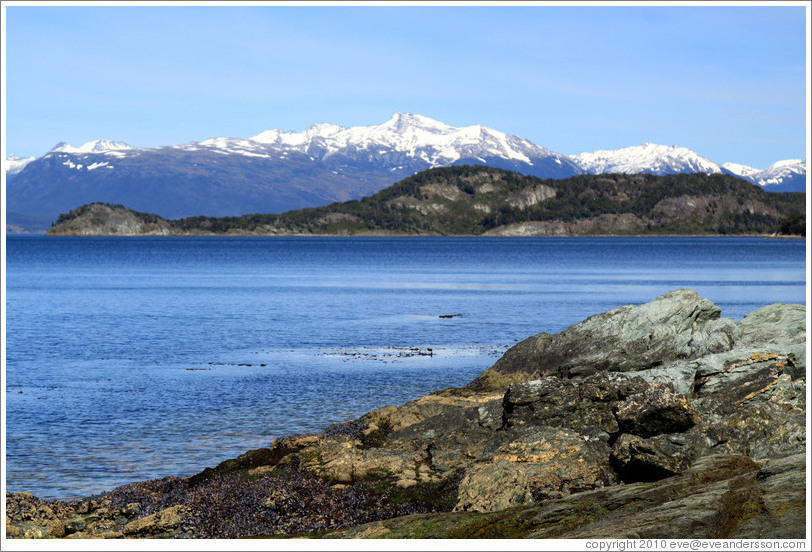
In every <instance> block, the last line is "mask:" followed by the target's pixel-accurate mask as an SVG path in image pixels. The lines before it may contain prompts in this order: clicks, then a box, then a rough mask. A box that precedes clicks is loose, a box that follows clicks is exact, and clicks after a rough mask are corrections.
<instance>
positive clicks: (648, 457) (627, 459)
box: [609, 434, 686, 483]
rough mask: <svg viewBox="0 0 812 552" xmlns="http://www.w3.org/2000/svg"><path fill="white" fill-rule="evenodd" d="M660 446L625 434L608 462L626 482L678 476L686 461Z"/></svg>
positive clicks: (651, 441)
mask: <svg viewBox="0 0 812 552" xmlns="http://www.w3.org/2000/svg"><path fill="white" fill-rule="evenodd" d="M659 444H660V442H657V441H654V440H648V439H643V438H642V437H639V436H637V435H629V434H623V435H621V436H620V438H619V439H618V440H617V441H615V444H614V446H613V447H612V454H611V455H610V456H609V460H610V462H611V464H612V466H613V467H614V468H615V469H616V470H617V472H618V473H619V474H620V477H621V479H622V480H623V481H624V482H626V483H634V482H638V481H659V480H660V479H663V478H666V477H671V476H673V475H677V474H678V473H680V472H681V471H682V470H683V469H684V468H685V464H686V462H685V461H684V459H683V458H681V457H680V456H679V455H676V454H673V453H672V454H669V452H670V451H668V450H667V449H665V447H660V446H658V445H659Z"/></svg>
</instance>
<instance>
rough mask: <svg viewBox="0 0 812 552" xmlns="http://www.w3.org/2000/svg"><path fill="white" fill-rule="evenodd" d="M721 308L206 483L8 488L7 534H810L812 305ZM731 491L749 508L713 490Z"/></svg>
mask: <svg viewBox="0 0 812 552" xmlns="http://www.w3.org/2000/svg"><path fill="white" fill-rule="evenodd" d="M719 313H720V309H719V308H718V307H716V306H715V305H714V304H713V303H711V302H710V301H708V300H707V299H703V298H701V297H699V296H698V295H697V294H696V293H695V292H692V291H690V290H677V291H673V292H669V293H667V294H665V295H663V296H660V297H657V298H655V299H654V300H653V301H651V302H649V303H646V304H643V305H637V306H634V305H627V306H625V307H619V308H617V309H613V310H612V311H608V312H605V313H600V314H596V315H594V316H591V317H589V318H587V319H585V320H584V321H582V322H580V323H578V324H575V325H573V326H571V327H569V328H567V329H566V330H564V331H562V332H560V333H559V334H555V335H549V334H539V335H536V336H532V337H530V338H528V339H526V340H524V341H522V342H519V343H517V344H516V345H514V346H513V347H511V348H510V349H508V350H507V351H506V352H505V353H504V355H503V356H502V357H501V358H500V359H499V360H497V362H496V363H495V364H493V366H491V367H490V368H489V369H487V370H486V371H485V372H483V373H482V375H480V376H479V377H478V378H477V379H476V380H474V381H473V382H471V383H470V384H468V385H467V386H465V387H461V388H451V389H446V390H443V391H435V392H433V393H429V394H428V395H425V396H423V397H420V398H418V399H416V400H414V401H412V402H410V403H407V404H404V405H400V406H386V407H382V408H379V409H377V410H374V411H371V412H368V413H367V414H364V415H363V416H361V417H359V418H357V419H355V420H352V421H349V422H345V423H341V424H335V425H333V426H329V427H327V428H326V429H324V430H323V431H321V432H319V433H316V434H306V435H292V436H287V437H281V438H278V439H276V440H275V441H274V442H273V443H272V444H271V446H270V447H269V448H265V449H256V450H252V451H248V452H246V453H244V454H242V455H240V456H239V457H237V458H233V459H230V460H225V461H223V462H221V463H220V464H218V465H217V466H215V467H214V468H206V469H205V470H203V471H202V472H200V473H198V474H195V475H192V476H189V477H165V478H162V479H156V480H149V481H142V482H136V483H131V484H127V485H124V486H122V487H118V488H116V489H114V490H113V491H111V492H108V493H103V494H101V495H95V496H92V497H85V498H83V499H80V500H75V501H69V502H64V501H47V500H40V499H38V498H36V497H35V496H33V495H30V494H29V493H25V492H17V493H13V494H8V493H7V495H6V504H7V507H8V512H9V515H10V517H9V518H8V520H10V524H9V527H10V529H9V528H7V536H11V537H22V538H35V537H66V536H67V537H71V538H87V537H90V536H95V537H103V538H122V537H124V538H156V537H160V538H235V537H245V536H270V535H272V534H273V535H276V536H308V537H314V538H318V537H321V536H327V537H328V538H336V537H338V538H360V537H371V538H382V537H387V538H410V537H416V536H429V537H435V538H471V537H475V536H478V537H484V538H514V537H518V536H531V537H536V538H594V536H595V533H594V532H593V533H590V531H602V533H599V534H598V535H599V536H600V535H602V536H604V537H607V536H613V537H615V538H626V537H627V536H628V535H631V534H638V533H639V531H641V530H643V529H642V528H641V525H640V524H641V523H643V525H645V523H649V522H645V521H644V520H645V519H655V518H657V515H658V514H657V512H660V510H658V508H666V506H664V505H663V504H664V502H662V500H661V498H659V495H658V494H657V493H660V492H668V493H672V495H669V496H671V498H669V500H673V493H677V495H678V496H681V497H682V500H683V502H684V503H685V506H684V507H683V509H679V508H678V509H677V511H676V514H674V513H673V512H672V513H671V514H670V515H672V516H673V515H676V516H677V517H676V518H671V519H667V520H663V521H661V522H660V523H661V525H658V530H659V531H662V532H663V533H662V534H661V536H662V538H686V537H691V538H728V537H740V538H803V534H799V533H798V532H799V531H801V532H803V530H804V525H803V524H799V520H800V519H802V518H803V519H805V510H804V508H805V506H804V504H805V502H804V501H803V497H801V499H802V500H801V501H800V502H798V501H795V499H794V498H792V497H797V489H799V488H800V489H803V488H805V485H803V481H804V478H805V449H806V443H805V438H804V436H805V433H806V431H805V408H806V406H805V385H806V376H805V374H806V308H805V306H803V305H783V304H774V305H769V306H767V307H762V308H761V309H757V310H756V311H753V312H751V313H750V314H748V315H746V316H745V317H744V318H742V320H740V321H738V322H737V321H733V320H730V319H725V318H720V317H719ZM641 323H642V325H641ZM643 338H645V339H643ZM564 351H567V353H566V354H563V352H564ZM745 421H746V422H747V423H744V422H745ZM779 421H780V422H779ZM720 432H721V433H720ZM675 442H679V446H678V447H677V448H674V444H673V443H675ZM714 443H715V444H714ZM750 451H760V452H758V453H757V454H753V453H751V452H750ZM751 454H753V456H752V457H751ZM776 474H783V475H782V476H781V477H782V478H783V479H780V478H779V479H776V477H777V475H776ZM697 478H699V479H697ZM787 478H789V479H787ZM799 478H800V479H799ZM697 481H704V483H697ZM728 481H729V484H730V485H734V483H733V482H734V481H738V482H739V483H735V486H734V487H731V488H735V489H739V490H738V491H736V493H739V494H737V495H736V498H733V497H732V496H728V494H725V493H724V492H723V493H722V494H721V495H718V494H714V492H711V491H710V489H712V488H716V487H712V485H715V484H717V483H718V484H727V483H725V482H728ZM628 483H636V484H637V486H636V487H633V488H634V489H636V491H635V492H634V493H632V491H631V490H628V491H624V490H623V489H632V487H626V486H625V484H628ZM707 485H711V487H707ZM787 485H789V487H788V488H789V489H792V491H791V493H790V495H788V496H790V498H786V496H784V495H785V494H786V490H787V488H785V487H786V486H787ZM722 488H727V487H724V485H723V487H722ZM665 489H671V490H670V491H666V490H665ZM638 491H639V492H638ZM585 493H586V494H585ZM590 493H592V494H590ZM594 493H599V494H600V493H603V494H602V495H601V496H604V497H609V496H613V497H615V498H614V499H613V500H615V502H610V503H611V504H613V506H612V509H611V510H605V509H604V510H600V511H599V510H595V508H597V506H596V505H601V504H608V503H606V499H605V498H604V499H599V500H597V502H596V501H595V500H592V499H589V500H586V502H583V500H581V499H579V497H590V496H593V494H594ZM623 493H626V494H625V495H624V494H623ZM629 493H632V494H631V495H629ZM647 493H648V494H647ZM742 493H744V494H742ZM771 493H773V494H771ZM776 493H777V494H776ZM596 496H597V495H596ZM645 496H655V497H658V498H656V499H655V500H654V502H646V500H647V499H644V498H643V497H645ZM623 497H625V498H623ZM579 500H581V501H580V502H579ZM730 500H733V503H734V504H747V503H749V502H748V501H753V500H755V501H757V502H758V503H759V504H761V505H762V506H760V507H759V508H761V509H760V510H757V511H756V512H755V513H754V512H752V511H749V510H742V509H741V508H740V509H739V510H736V509H735V508H734V510H730ZM788 500H789V502H787V501H788ZM776 501H778V502H776ZM666 502H667V501H666ZM669 504H670V503H669ZM776 504H777V505H776ZM772 505H775V506H772ZM697 507H699V508H705V509H707V511H708V512H709V514H708V515H707V516H705V517H700V518H697V517H696V516H695V515H694V514H692V513H691V512H692V511H693V509H695V508H697ZM562 508H564V510H563V511H564V512H565V513H566V514H567V515H568V516H570V517H568V518H567V519H570V521H569V522H567V523H562V521H561V518H560V512H561V511H562V510H561V509H562ZM641 508H643V510H641ZM726 508H727V509H726ZM664 511H667V508H666V510H663V512H664ZM26 512H27V513H26ZM32 512H34V513H33V514H32ZM522 512H525V513H522ZM545 512H546V513H545ZM553 512H559V514H557V515H558V517H556V515H553ZM643 512H646V513H651V514H652V515H651V516H647V515H644V514H643ZM725 512H727V513H725ZM737 512H738V513H737ZM661 513H662V512H661ZM415 514H418V515H417V516H415ZM427 515H429V516H433V517H430V518H426V517H425V516H427ZM517 515H518V516H519V517H518V518H517V517H516V516H517ZM525 515H527V516H530V517H528V518H525V517H524V516H525ZM641 515H642V516H643V517H641ZM719 515H728V516H733V517H732V518H731V519H734V520H735V523H733V525H726V526H722V527H720V526H719V524H718V516H719ZM404 516H406V517H404ZM421 516H423V517H421ZM551 516H552V517H551ZM572 516H575V517H574V518H572ZM607 516H608V517H607ZM612 516H614V517H612ZM618 516H620V517H618ZM652 516H653V517H652ZM799 516H800V517H799ZM604 518H607V519H608V518H612V519H614V522H612V523H611V524H610V526H607V525H606V524H605V523H604V522H602V520H603V519H604ZM427 519H430V520H431V525H426V524H425V523H424V521H425V520H427ZM517 519H521V520H524V521H522V522H521V523H519V525H518V526H517V525H516V523H517V522H516V520H517ZM474 520H480V521H482V520H488V523H486V524H485V525H482V526H479V525H473V526H472V525H471V523H472V522H473V521H474ZM511 520H512V521H511ZM641 520H642V521H641ZM477 527H478V528H477ZM590 528H593V529H590ZM669 531H670V533H669ZM607 532H608V533H609V534H606V533H607ZM672 533H673V535H672ZM665 535H672V536H669V537H666V536H665ZM776 535H778V536H776Z"/></svg>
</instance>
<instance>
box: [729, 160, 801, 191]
mask: <svg viewBox="0 0 812 552" xmlns="http://www.w3.org/2000/svg"><path fill="white" fill-rule="evenodd" d="M722 167H723V168H725V169H727V170H728V171H730V172H731V173H733V174H735V175H737V176H740V177H741V178H743V179H745V180H749V181H750V182H752V183H754V184H758V185H759V186H761V187H763V188H765V189H768V190H772V191H776V192H781V191H793V190H798V189H800V190H803V189H804V187H805V184H806V162H805V161H804V160H803V159H786V160H784V161H778V162H777V163H773V164H772V165H770V166H769V167H767V168H766V169H761V170H759V169H754V168H752V167H748V166H746V165H735V164H734V163H725V164H724V165H722Z"/></svg>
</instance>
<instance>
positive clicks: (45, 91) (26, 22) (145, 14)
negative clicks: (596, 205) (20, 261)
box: [3, 2, 809, 168]
mask: <svg viewBox="0 0 812 552" xmlns="http://www.w3.org/2000/svg"><path fill="white" fill-rule="evenodd" d="M19 4H20V3H18V5H15V4H14V3H13V2H8V3H6V4H5V5H4V8H5V10H6V11H5V14H4V15H5V17H4V24H5V33H4V36H5V45H4V54H5V59H4V63H3V67H4V71H5V79H6V80H5V89H4V93H3V99H4V101H5V110H6V112H5V115H6V116H5V117H4V118H3V124H4V126H5V128H4V130H5V137H6V139H5V140H4V144H5V146H4V149H5V152H6V153H7V154H16V155H19V156H21V157H27V156H40V155H43V154H44V153H46V152H47V151H48V150H49V149H51V148H52V147H53V146H54V145H55V144H56V143H57V142H61V141H65V142H68V143H70V144H73V145H75V146H78V145H81V144H83V143H85V142H88V141H91V140H94V139H97V138H106V139H112V140H120V141H124V142H127V143H129V144H131V145H134V146H140V147H153V146H161V145H172V144H181V143H185V142H190V141H200V140H205V139H207V138H212V137H241V138H247V137H249V136H253V135H255V134H258V133H260V132H262V131H264V130H269V129H275V128H278V129H282V130H289V131H302V130H305V129H306V128H308V127H309V126H311V125H312V124H314V123H318V122H325V123H334V124H339V125H341V126H345V127H346V126H358V125H377V124H381V123H384V122H385V121H386V120H387V119H389V118H390V117H391V116H392V115H393V114H394V113H396V112H407V113H417V114H421V115H424V116H427V117H431V118H433V119H437V120H439V121H442V122H444V123H447V124H449V125H452V126H457V127H462V126H469V125H475V124H482V125H484V126H487V127H491V128H494V129H497V130H500V131H502V132H506V133H509V134H514V135H517V136H521V137H523V138H526V139H528V140H530V141H532V142H534V143H536V144H538V145H541V146H544V147H546V148H549V149H551V150H553V151H555V152H557V153H563V154H567V155H574V154H577V153H580V152H584V151H595V150H600V149H618V148H622V147H628V146H634V145H639V144H642V143H644V142H653V143H658V144H666V145H678V146H684V147H687V148H690V149H692V150H694V151H696V152H697V153H699V154H700V155H702V156H704V157H706V158H708V159H710V160H711V161H714V162H717V163H726V162H735V163H742V164H745V165H750V166H753V167H756V168H765V167H767V166H769V165H771V164H772V163H774V162H776V161H778V160H782V159H800V158H805V157H806V156H807V148H808V145H807V124H808V118H809V113H808V112H807V105H806V104H807V94H808V92H807V89H806V82H807V70H808V61H807V59H806V50H807V48H806V40H807V36H806V35H807V23H808V17H809V15H808V12H807V8H806V7H805V3H803V2H797V3H790V4H789V5H765V6H752V5H751V6H741V5H735V4H725V5H720V6H711V5H705V4H699V5H691V4H682V5H676V6H665V5H651V6H633V7H624V6H604V5H592V6H588V5H569V6H553V5H547V4H537V5H531V4H526V3H525V4H520V5H490V6H486V5H454V6H440V5H437V4H433V5H432V4H430V5H424V4H420V5H416V4H415V5H409V6H395V5H374V6H373V5H364V6H351V5H343V6H336V5H332V6H326V5H315V4H306V5H298V6H282V5H278V4H270V5H259V4H250V5H247V6H238V7H234V6H200V5H194V4H191V3H189V4H183V5H181V6H169V5H161V4H149V5H140V6H123V5H112V6H106V5H99V4H93V5H92V6H79V5H74V6H44V5H37V4H36V3H33V4H30V5H19Z"/></svg>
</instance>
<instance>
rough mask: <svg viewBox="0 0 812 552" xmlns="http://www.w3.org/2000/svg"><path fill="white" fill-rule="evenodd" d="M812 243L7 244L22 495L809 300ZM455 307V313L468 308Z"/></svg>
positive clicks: (179, 469)
mask: <svg viewBox="0 0 812 552" xmlns="http://www.w3.org/2000/svg"><path fill="white" fill-rule="evenodd" d="M805 247H806V242H805V241H803V240H767V239H759V238H561V239H557V238H543V239H532V238H504V239H502V238H494V239H482V238H346V239H345V238H45V237H41V236H38V237H30V236H29V237H23V236H19V237H18V236H9V237H8V238H7V299H6V301H7V320H6V324H7V326H6V331H7V348H6V354H7V364H6V408H7V412H6V415H7V418H6V420H7V455H6V471H7V487H8V489H9V490H11V491H18V490H25V491H29V492H33V493H34V494H37V495H38V496H41V497H43V498H62V499H69V498H74V497H79V496H86V495H90V494H95V493H100V492H103V491H107V490H111V489H112V488H113V487H115V486H117V485H121V484H124V483H128V482H132V481H138V480H144V479H150V478H157V477H163V476H167V475H190V474H193V473H196V472H198V471H200V470H202V469H203V468H204V467H207V466H214V465H216V464H217V463H219V462H220V461H222V460H224V459H227V458H232V457H235V456H237V455H239V454H241V453H242V452H244V451H246V450H248V449H251V448H257V447H262V446H268V445H269V444H270V442H271V441H272V440H273V439H274V438H275V437H279V436H283V435H287V434H293V433H302V432H317V431H320V430H322V429H324V428H325V427H326V426H328V425H330V424H332V423H337V422H343V421H346V420H348V419H351V418H355V417H357V416H359V415H361V414H364V413H365V412H368V411H370V410H372V409H375V408H378V407H381V406H384V405H387V404H403V403H405V402H408V401H409V400H412V399H415V398H417V397H419V396H421V395H424V394H426V393H429V392H431V391H434V390H438V389H443V388H446V387H452V386H462V385H465V384H467V383H468V382H470V381H471V380H473V379H474V378H475V377H477V376H478V375H479V374H480V373H481V372H482V371H483V370H485V369H486V368H488V367H489V366H490V365H491V364H493V362H495V361H496V359H497V358H498V357H499V356H500V355H501V354H502V353H503V352H504V350H505V349H506V348H507V347H509V346H511V345H513V344H514V343H515V342H516V341H518V340H521V339H524V338H525V337H528V336H530V335H533V334H536V333H539V332H542V331H546V332H551V333H552V332H558V331H561V330H563V329H565V328H566V327H568V326H569V325H571V324H574V323H577V322H579V321H581V320H583V319H584V318H586V317H588V316H591V315H593V314H597V313H599V312H604V311H606V310H609V309H612V308H615V307H617V306H620V305H624V304H630V303H635V304H639V303H644V302H647V301H650V300H651V299H653V298H654V297H656V296H658V295H661V294H663V293H665V292H667V291H670V290H673V289H677V288H691V289H694V290H696V291H697V292H698V293H700V295H702V296H704V297H707V298H708V299H710V300H711V301H713V302H714V303H716V304H717V305H718V306H720V307H721V308H722V316H727V317H730V318H733V319H737V320H738V319H740V318H741V317H742V316H744V315H745V314H747V313H748V312H750V311H752V310H754V309H756V308H758V307H761V306H764V305H767V304H770V303H775V302H782V303H805V282H806V275H805V264H804V262H805V261H804V259H805ZM452 315H453V316H452Z"/></svg>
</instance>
